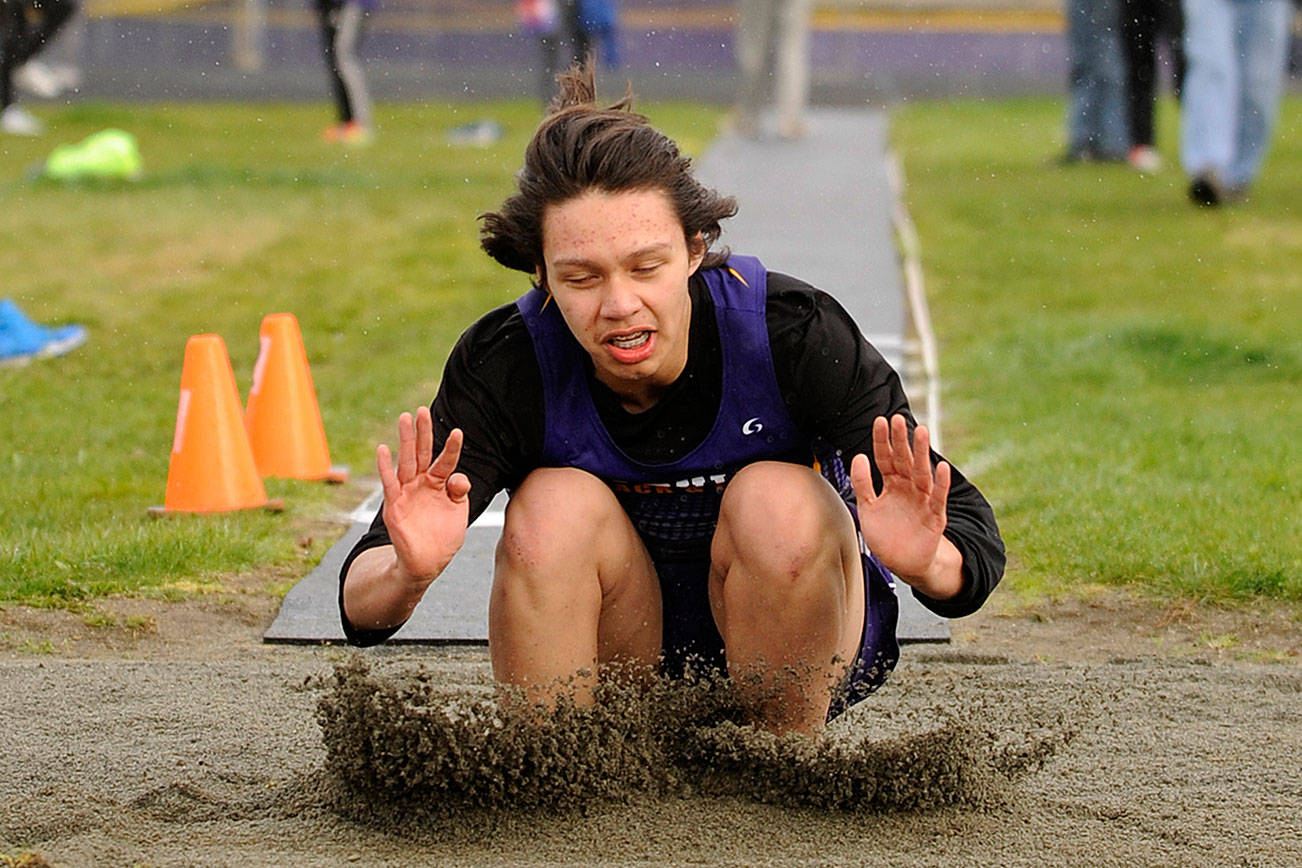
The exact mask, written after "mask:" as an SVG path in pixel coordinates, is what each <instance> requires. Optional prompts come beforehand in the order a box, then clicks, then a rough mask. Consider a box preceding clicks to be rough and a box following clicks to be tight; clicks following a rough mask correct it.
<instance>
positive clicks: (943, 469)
mask: <svg viewBox="0 0 1302 868" xmlns="http://www.w3.org/2000/svg"><path fill="white" fill-rule="evenodd" d="M949 483H950V469H949V462H948V461H941V462H939V463H937V464H936V482H935V485H933V486H932V488H931V512H932V514H933V515H937V516H939V517H940V518H941V520H942V521H944V519H945V516H946V512H945V510H946V504H947V503H948V502H949Z"/></svg>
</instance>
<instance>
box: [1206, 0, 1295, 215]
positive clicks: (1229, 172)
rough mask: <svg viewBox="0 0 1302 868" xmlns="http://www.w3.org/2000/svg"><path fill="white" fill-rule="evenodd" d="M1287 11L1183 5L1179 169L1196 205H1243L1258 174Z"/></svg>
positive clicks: (1236, 2) (1261, 4)
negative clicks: (1241, 203) (1182, 72)
mask: <svg viewBox="0 0 1302 868" xmlns="http://www.w3.org/2000/svg"><path fill="white" fill-rule="evenodd" d="M1293 11H1294V8H1293V4H1292V3H1291V2H1290V0H1184V21H1185V25H1184V26H1185V30H1184V51H1185V59H1186V64H1187V69H1186V71H1185V82H1184V95H1183V98H1182V101H1181V106H1180V109H1181V119H1180V163H1181V165H1182V166H1183V167H1184V170H1185V173H1186V174H1187V175H1188V177H1189V198H1190V199H1192V200H1193V201H1194V202H1195V203H1197V204H1199V205H1205V206H1208V207H1214V206H1217V205H1221V204H1223V203H1226V202H1232V201H1236V200H1239V199H1242V198H1243V197H1244V196H1245V195H1246V194H1247V192H1248V189H1249V187H1251V185H1252V183H1253V181H1255V180H1256V178H1257V174H1258V173H1259V172H1260V171H1261V165H1262V162H1263V160H1264V159H1265V156H1266V151H1267V149H1268V148H1269V146H1270V138H1271V134H1272V133H1273V132H1274V128H1275V119H1276V117H1277V115H1278V113H1279V101H1280V96H1281V95H1282V93H1283V90H1284V75H1285V70H1286V69H1287V55H1288V49H1289V40H1290V37H1291V33H1290V29H1291V28H1290V25H1291V24H1292V21H1293Z"/></svg>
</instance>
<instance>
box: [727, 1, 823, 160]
mask: <svg viewBox="0 0 1302 868" xmlns="http://www.w3.org/2000/svg"><path fill="white" fill-rule="evenodd" d="M737 7H738V9H737V12H738V14H737V33H736V39H735V42H736V49H735V51H736V57H737V68H738V71H739V72H740V74H741V75H740V79H739V81H738V84H737V98H736V102H735V105H734V112H735V117H734V119H733V124H734V126H735V128H736V129H737V130H738V131H739V132H741V133H743V134H746V135H754V134H755V133H756V132H758V130H759V127H760V116H761V114H762V113H763V111H764V108H765V106H766V105H767V104H768V101H769V96H770V93H772V94H773V100H774V104H775V107H776V109H777V123H778V134H779V135H780V136H782V137H783V138H798V137H800V136H802V135H803V134H804V132H805V108H806V105H807V103H808V101H809V13H810V0H740V2H738V4H737Z"/></svg>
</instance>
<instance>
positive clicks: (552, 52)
mask: <svg viewBox="0 0 1302 868" xmlns="http://www.w3.org/2000/svg"><path fill="white" fill-rule="evenodd" d="M515 15H516V20H517V21H518V22H519V24H520V29H521V30H522V31H523V32H524V34H525V35H526V36H531V37H533V38H534V39H535V40H537V42H538V60H539V62H538V93H539V95H540V97H541V99H542V103H543V105H546V104H547V101H548V100H549V99H551V94H552V90H553V89H554V87H555V83H556V72H557V70H558V69H559V67H558V66H557V65H556V57H557V54H558V52H559V50H560V42H561V15H560V9H559V7H557V5H556V0H519V2H517V3H516V4H515Z"/></svg>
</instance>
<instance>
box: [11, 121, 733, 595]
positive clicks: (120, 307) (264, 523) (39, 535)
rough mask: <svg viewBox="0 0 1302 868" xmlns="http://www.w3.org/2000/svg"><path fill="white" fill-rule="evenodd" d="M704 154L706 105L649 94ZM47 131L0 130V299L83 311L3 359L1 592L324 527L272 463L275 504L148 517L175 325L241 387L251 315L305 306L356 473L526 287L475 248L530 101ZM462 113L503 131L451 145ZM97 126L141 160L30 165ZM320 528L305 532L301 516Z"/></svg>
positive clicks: (167, 424)
mask: <svg viewBox="0 0 1302 868" xmlns="http://www.w3.org/2000/svg"><path fill="white" fill-rule="evenodd" d="M646 110H647V112H648V114H650V115H651V117H652V118H653V120H654V121H655V122H656V123H657V124H659V125H661V126H662V127H663V128H664V129H665V130H666V131H667V132H669V133H670V134H671V135H673V136H675V137H677V138H678V139H679V140H680V141H681V142H682V143H683V145H684V147H685V149H687V150H688V151H689V152H691V153H700V152H701V150H702V149H703V147H704V145H705V143H706V141H707V137H708V135H709V134H710V132H711V131H712V130H713V128H714V123H715V120H716V119H715V117H714V116H713V115H712V114H711V113H709V112H704V111H702V110H701V109H700V108H699V107H697V106H690V105H685V104H678V105H674V104H664V105H658V106H650V107H647V108H646ZM41 114H42V115H43V117H44V119H45V120H46V121H47V123H48V125H49V128H50V132H49V134H47V135H46V136H44V137H41V138H39V139H30V140H29V139H19V138H17V137H12V136H7V137H4V138H3V139H0V200H3V201H4V203H5V205H4V207H3V208H0V238H4V239H6V242H7V243H4V244H0V274H3V275H4V276H5V278H4V283H3V286H2V287H0V295H3V296H9V297H12V298H14V299H15V300H16V301H17V302H18V303H19V304H20V305H21V306H23V307H24V309H25V310H26V311H27V312H28V314H29V315H30V316H32V317H33V318H34V319H37V320H39V321H43V322H47V323H49V322H64V321H75V322H81V323H84V324H85V325H86V326H87V327H88V328H89V330H90V339H89V341H88V342H87V344H86V345H85V346H83V347H82V348H80V349H78V350H76V351H75V352H73V353H72V354H70V355H68V356H66V357H63V358H60V359H56V360H50V361H43V362H39V363H34V364H32V365H29V366H27V367H24V368H17V369H14V368H0V602H5V601H9V602H12V601H19V602H25V603H31V604H37V605H65V606H77V605H81V604H83V602H84V601H86V600H88V599H91V598H93V597H95V596H97V595H101V594H105V593H111V592H135V591H140V590H141V589H148V588H163V587H165V586H168V585H169V584H173V583H175V582H176V581H177V580H180V579H190V578H198V577H204V576H219V575H221V574H223V573H227V574H229V573H232V572H237V571H243V570H249V569H252V568H264V567H266V568H269V569H270V570H271V572H272V573H273V574H275V575H280V576H281V580H282V581H283V573H284V572H286V571H288V572H290V573H303V572H306V571H307V570H308V569H309V568H310V566H311V564H312V563H313V562H314V561H315V560H316V559H318V558H319V557H320V555H321V554H322V552H323V550H324V547H325V545H326V544H328V542H329V541H328V540H318V541H317V543H316V544H314V545H313V546H310V547H307V548H306V549H305V548H304V547H303V546H299V545H297V544H296V539H297V538H298V533H299V531H300V530H301V528H302V527H303V526H305V525H307V524H308V523H310V522H311V521H312V520H313V519H319V518H320V517H321V516H322V515H323V514H327V513H330V512H332V511H335V510H337V509H339V508H340V507H342V506H345V505H346V506H348V507H351V505H352V503H346V504H345V503H344V500H345V499H346V498H347V497H348V496H351V495H355V492H342V493H341V492H340V491H339V490H338V489H331V488H329V487H326V486H323V485H319V484H314V483H305V482H293V481H277V480H268V483H267V487H268V494H269V495H270V496H272V497H284V498H285V499H286V501H287V503H288V509H287V510H286V512H285V513H282V514H270V513H265V512H261V511H246V512H240V513H233V514H226V515H206V516H170V517H168V518H166V519H162V520H159V519H151V518H148V517H147V516H146V509H147V508H148V507H149V506H151V505H156V504H161V503H162V500H163V494H164V489H165V483H166V478H167V464H168V454H169V450H170V448H171V440H172V429H173V425H174V423H175V418H176V402H177V395H178V388H179V382H180V374H181V360H182V356H183V351H184V347H185V342H186V339H187V338H188V337H189V336H190V335H193V334H200V333H204V332H215V333H217V334H220V335H222V336H223V337H224V338H225V341H226V344H227V348H228V350H229V352H230V356H231V363H232V366H233V368H234V370H235V374H236V380H237V383H238V385H239V388H240V392H241V395H243V396H247V392H248V386H249V381H250V378H251V374H252V369H253V362H254V360H255V358H256V356H257V352H258V328H259V324H260V322H261V318H262V316H263V315H264V314H267V313H272V312H278V311H289V312H292V313H294V314H295V315H296V316H297V317H298V319H299V322H300V324H301V326H302V329H303V335H304V341H305V343H306V345H307V351H308V357H309V361H310V364H311V368H312V375H313V379H314V381H315V385H316V389H317V395H318V399H319V402H320V405H321V412H322V417H323V419H324V422H325V427H326V432H327V435H328V438H329V441H330V447H331V457H332V459H333V460H334V462H336V463H341V464H346V465H349V466H350V467H351V468H352V470H353V473H354V475H355V476H357V475H366V474H373V472H374V464H373V462H374V446H375V443H376V442H378V441H379V440H381V439H387V440H393V439H394V437H395V435H394V433H393V430H394V420H395V419H396V417H397V414H398V413H399V412H401V411H402V410H404V409H412V408H414V407H416V406H417V405H419V404H422V403H425V402H427V401H428V400H429V399H430V397H432V395H433V393H434V390H435V388H436V386H437V383H438V379H439V376H440V373H441V369H442V365H443V361H444V359H445V357H446V355H447V352H448V350H449V349H450V348H451V345H452V342H453V341H454V340H455V338H456V336H457V335H458V334H459V333H460V332H461V330H462V329H463V328H464V327H465V326H466V325H467V324H468V323H469V322H470V321H471V320H472V319H473V318H474V317H475V316H476V315H477V314H478V313H480V312H482V311H483V310H485V309H487V308H488V307H489V306H491V305H496V304H501V303H505V302H507V301H509V300H510V299H512V298H514V297H515V296H517V295H519V294H520V293H521V292H523V291H524V290H525V289H526V288H527V280H526V278H525V277H524V276H523V275H517V274H515V273H512V272H506V271H504V270H503V269H501V268H500V267H498V266H497V265H496V264H495V263H493V262H492V261H491V260H489V259H488V257H486V256H485V255H484V254H483V253H482V252H480V250H479V248H478V242H477V231H478V224H477V222H476V220H475V215H477V214H479V213H481V212H483V211H485V210H489V209H491V208H494V207H496V206H497V205H498V204H499V203H500V202H501V200H502V198H503V197H504V196H505V195H506V194H507V193H508V192H509V190H510V189H511V184H512V175H513V173H514V172H515V170H516V169H517V168H518V167H519V164H520V155H521V153H522V152H523V148H524V143H525V141H526V140H527V138H528V136H529V134H530V132H532V129H533V127H534V125H535V124H536V123H537V120H538V109H537V107H536V105H535V104H533V103H531V102H524V101H521V102H517V103H495V104H490V105H476V106H467V105H452V104H446V105H422V106H382V107H380V110H379V116H378V122H379V124H380V127H381V132H380V135H379V137H378V139H377V141H376V143H375V144H374V145H373V146H372V147H370V148H367V149H363V150H354V151H347V150H343V149H340V148H338V147H334V146H329V145H327V144H325V143H323V142H321V140H320V138H319V132H320V129H321V127H322V126H323V125H324V124H325V123H326V122H327V121H328V120H329V112H328V109H326V108H325V107H324V106H301V105H292V106H291V105H258V106H236V105H201V106H200V105H150V106H143V105H136V106H122V105H93V104H90V105H81V106H76V107H70V108H64V109H57V110H48V111H42V112H41ZM480 118H493V119H495V120H497V121H498V122H499V123H501V124H502V126H503V128H504V131H505V133H504V136H503V138H502V140H501V142H500V143H498V144H496V145H494V146H492V147H488V148H484V149H477V148H457V147H453V146H451V145H448V144H447V143H446V139H445V134H446V132H447V130H448V129H450V128H452V127H454V126H456V125H458V124H462V123H466V122H468V121H471V120H476V119H480ZM109 126H116V127H121V128H123V129H126V130H128V131H130V132H132V133H134V134H135V135H136V137H137V138H138V140H139V143H140V148H141V152H142V154H143V156H144V160H145V166H146V177H145V178H144V179H143V180H142V181H140V182H138V183H135V184H108V185H104V184H101V185H89V186H82V187H65V186H60V185H56V184H52V183H48V182H33V181H31V180H29V179H28V178H27V177H26V172H27V170H28V169H29V168H30V167H31V166H32V165H35V164H37V163H38V162H39V161H40V160H42V159H43V158H44V157H45V156H46V155H47V154H48V153H49V150H50V149H52V148H53V147H54V145H55V144H58V143H60V142H72V141H79V140H80V139H81V138H83V137H85V136H86V135H89V134H90V133H92V132H95V131H97V130H100V129H103V128H105V127H109ZM318 536H319V534H318Z"/></svg>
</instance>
